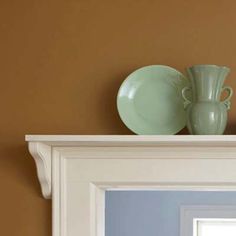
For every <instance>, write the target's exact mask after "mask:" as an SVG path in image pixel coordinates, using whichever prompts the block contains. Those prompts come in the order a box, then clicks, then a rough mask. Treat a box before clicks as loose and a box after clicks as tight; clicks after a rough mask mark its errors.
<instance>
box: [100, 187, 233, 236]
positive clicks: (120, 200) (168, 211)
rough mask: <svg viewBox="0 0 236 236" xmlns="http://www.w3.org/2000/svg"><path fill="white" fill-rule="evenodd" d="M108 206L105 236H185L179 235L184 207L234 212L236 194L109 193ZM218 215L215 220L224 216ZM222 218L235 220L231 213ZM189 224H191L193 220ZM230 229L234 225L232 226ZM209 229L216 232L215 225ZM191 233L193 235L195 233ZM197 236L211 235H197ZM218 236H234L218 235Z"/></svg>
mask: <svg viewBox="0 0 236 236" xmlns="http://www.w3.org/2000/svg"><path fill="white" fill-rule="evenodd" d="M105 206H106V207H105V236H184V235H183V233H180V225H181V224H183V222H181V219H180V218H181V217H180V213H181V207H183V206H196V207H199V206H211V207H212V206H216V207H217V206H220V207H223V206H227V208H226V211H228V210H227V209H230V211H231V206H232V209H233V208H234V209H236V192H235V191H106V203H105ZM218 212H219V211H218ZM235 212H236V210H235ZM217 214H218V215H216V218H222V217H220V214H221V213H217ZM233 214H234V213H233ZM222 215H223V216H224V217H223V218H225V216H227V217H228V215H230V218H232V212H230V213H229V214H228V215H227V212H226V213H225V212H224V213H222ZM211 217H212V215H211ZM235 218H236V217H235ZM190 222H191V224H192V223H193V220H191V221H190ZM186 224H187V223H186ZM188 224H189V223H188ZM206 226H208V229H209V227H210V226H209V224H208V225H207V224H206V225H205V226H202V225H201V227H205V228H204V229H203V230H202V231H201V232H203V231H204V230H205V231H207V230H206ZM189 227H190V228H191V227H193V225H191V226H189ZM216 227H220V226H219V225H218V226H216ZM222 227H223V226H222ZM222 227H221V228H222ZM225 227H227V225H226V226H225ZM231 227H232V228H233V227H234V226H232V225H231ZM235 228H236V225H235ZM201 229H202V228H201ZM210 230H214V229H213V228H212V225H211V229H210ZM225 233H226V232H225ZM180 234H182V235H180ZM191 234H192V235H193V231H192V230H191ZM192 235H189V236H192ZM194 236H209V235H204V234H203V233H201V235H198V234H197V233H195V235H194ZM217 236H231V235H227V234H224V235H221V234H219V235H217Z"/></svg>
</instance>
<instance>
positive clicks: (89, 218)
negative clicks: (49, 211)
mask: <svg viewBox="0 0 236 236" xmlns="http://www.w3.org/2000/svg"><path fill="white" fill-rule="evenodd" d="M25 139H26V141H27V142H28V145H29V151H30V153H31V155H32V156H33V158H34V159H35V162H36V166H37V173H38V178H39V181H40V184H41V188H42V193H43V196H44V197H45V198H52V201H53V236H78V235H79V236H105V233H104V209H105V206H104V201H105V190H108V189H128V190H132V189H184V190H185V189H190V190H194V189H198V190H229V191H231V190H236V135H217V136H208V135H204V136H202V135H195V136H194V135H172V136H169V135H168V136H165V135H162V136H156V135H153V136H143V135H140V136H139V135H26V137H25Z"/></svg>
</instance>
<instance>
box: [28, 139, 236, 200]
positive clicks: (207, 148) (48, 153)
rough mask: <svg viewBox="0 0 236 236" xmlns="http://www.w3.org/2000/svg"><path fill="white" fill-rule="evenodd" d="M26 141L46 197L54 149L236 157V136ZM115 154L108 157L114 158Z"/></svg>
mask: <svg viewBox="0 0 236 236" xmlns="http://www.w3.org/2000/svg"><path fill="white" fill-rule="evenodd" d="M25 140H26V141H27V142H28V144H29V151H30V153H31V155H32V156H33V158H34V160H35V162H36V166H37V173H38V178H39V181H40V184H41V188H42V193H43V196H44V197H45V198H50V197H51V189H52V180H51V175H52V150H53V148H58V147H88V148H89V147H94V148H96V147H97V148H99V147H129V148H135V147H144V148H145V147H147V148H148V147H149V148H151V147H152V148H155V152H154V154H153V155H154V156H153V157H152V158H159V159H160V158H173V153H176V154H175V155H174V158H175V159H178V158H182V159H183V158H199V157H200V158H202V154H201V150H202V149H204V153H205V154H204V158H206V157H207V158H235V155H236V135H212V136H211V135H210V136H209V135H159V136H158V135H151V136H149V135H26V136H25ZM229 147H230V148H231V149H232V148H233V150H228V151H227V153H225V148H229ZM234 147H235V149H234ZM176 148H177V149H176ZM189 148H190V149H189ZM191 148H197V149H198V150H197V151H196V150H192V149H191ZM186 149H187V150H186ZM158 150H159V153H158ZM199 150H200V152H199ZM116 152H118V149H117V151H116ZM133 152H134V151H133ZM104 155H105V154H104ZM112 155H113V154H111V155H110V156H107V157H106V158H113V156H112ZM115 157H116V158H118V159H119V158H120V159H121V158H126V157H124V156H120V157H119V156H118V157H117V155H115ZM98 158H99V157H98ZM100 158H102V157H100ZM127 158H129V156H127Z"/></svg>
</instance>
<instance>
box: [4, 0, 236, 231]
mask: <svg viewBox="0 0 236 236" xmlns="http://www.w3.org/2000/svg"><path fill="white" fill-rule="evenodd" d="M235 12H236V2H235V0H227V1H222V0H199V1H196V0H178V1H177V0H175V1H174V0H172V1H171V0H117V1H113V0H101V1H98V0H67V1H61V0H38V1H36V0H1V2H0V29H1V35H0V65H1V67H0V68H1V69H0V78H1V84H0V88H1V89H0V90H1V92H0V107H1V116H0V122H1V127H0V187H1V194H0V235H10V236H32V235H34V236H49V235H51V208H50V207H51V203H50V201H46V200H44V199H43V198H42V197H41V193H40V188H39V184H38V180H37V177H36V169H35V166H34V162H33V160H32V158H31V157H30V155H29V153H28V151H27V147H26V143H25V142H24V135H25V134H130V133H131V132H130V131H129V130H128V129H126V128H125V127H124V125H123V124H122V123H121V121H120V120H119V117H118V115H117V112H116V103H115V99H116V93H117V89H118V87H119V85H120V84H121V82H122V80H123V79H124V78H125V77H126V76H127V75H128V74H129V73H130V72H132V71H133V70H135V69H137V68H138V67H141V66H144V65H150V64H165V65H170V66H173V67H175V68H177V69H178V70H180V71H184V68H185V67H186V66H189V65H192V64H199V63H210V64H223V65H228V66H229V67H231V69H232V73H231V75H230V77H229V79H228V81H227V84H228V85H231V86H232V87H233V88H235V91H236V80H235V78H236V15H235ZM233 100H234V101H235V100H236V96H235V97H234V99H233ZM234 101H233V106H232V110H231V111H230V113H229V126H228V129H227V133H236V125H234V123H236V107H234Z"/></svg>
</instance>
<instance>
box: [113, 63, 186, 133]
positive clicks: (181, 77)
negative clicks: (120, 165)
mask: <svg viewBox="0 0 236 236" xmlns="http://www.w3.org/2000/svg"><path fill="white" fill-rule="evenodd" d="M157 67H158V69H160V68H162V69H168V70H171V71H173V72H175V73H177V74H179V75H180V79H181V81H185V82H186V86H187V83H188V79H187V77H186V76H185V75H184V74H183V73H181V72H180V71H178V70H176V69H175V68H173V67H170V66H167V65H154V64H153V65H147V66H143V67H140V68H138V69H136V70H134V71H133V72H131V73H130V74H129V75H128V76H127V77H126V78H125V79H124V80H123V82H122V83H121V85H120V87H119V89H118V92H117V97H116V105H117V111H118V114H119V117H120V119H121V121H122V122H123V123H124V125H125V126H126V127H127V128H128V129H129V130H131V131H132V132H133V133H135V134H137V135H175V134H176V133H178V132H179V131H181V130H182V129H184V128H185V127H186V120H185V122H184V126H183V127H181V128H180V129H178V130H177V131H176V132H172V133H166V134H150V133H146V134H145V132H144V133H142V132H141V133H140V132H138V131H136V130H134V129H133V128H131V127H129V126H128V125H127V124H126V122H125V120H124V119H123V117H122V115H121V111H120V109H119V99H120V96H119V94H120V93H121V90H122V88H123V87H124V86H125V84H126V83H127V81H128V80H129V79H130V77H132V75H133V74H135V73H137V72H138V71H141V70H143V69H148V68H157Z"/></svg>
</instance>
